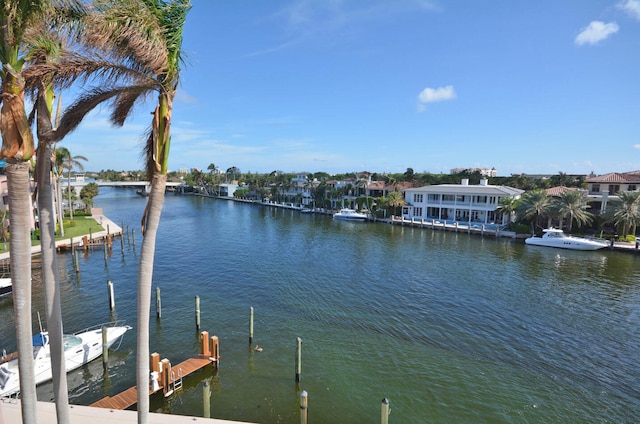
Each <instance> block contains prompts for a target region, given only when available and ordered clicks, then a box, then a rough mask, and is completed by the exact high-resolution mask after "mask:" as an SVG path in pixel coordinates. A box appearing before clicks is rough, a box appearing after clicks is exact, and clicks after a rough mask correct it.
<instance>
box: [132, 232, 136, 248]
mask: <svg viewBox="0 0 640 424" xmlns="http://www.w3.org/2000/svg"><path fill="white" fill-rule="evenodd" d="M131 241H132V242H133V247H134V248H135V247H136V230H134V229H131Z"/></svg>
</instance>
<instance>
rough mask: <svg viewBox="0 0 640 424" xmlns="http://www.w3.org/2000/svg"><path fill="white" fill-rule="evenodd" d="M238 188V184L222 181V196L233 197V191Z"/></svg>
mask: <svg viewBox="0 0 640 424" xmlns="http://www.w3.org/2000/svg"><path fill="white" fill-rule="evenodd" d="M237 189H238V184H232V183H222V184H220V197H233V193H235V191H236V190H237Z"/></svg>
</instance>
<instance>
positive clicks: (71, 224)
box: [0, 216, 103, 253]
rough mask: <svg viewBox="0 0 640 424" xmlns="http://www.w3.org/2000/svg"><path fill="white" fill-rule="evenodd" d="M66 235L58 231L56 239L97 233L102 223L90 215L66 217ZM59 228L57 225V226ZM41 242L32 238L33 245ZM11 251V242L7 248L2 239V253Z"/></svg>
mask: <svg viewBox="0 0 640 424" xmlns="http://www.w3.org/2000/svg"><path fill="white" fill-rule="evenodd" d="M63 225H64V237H62V236H61V235H60V234H59V231H58V232H57V233H56V240H62V239H68V238H71V237H73V238H78V239H79V238H81V237H82V236H84V235H89V234H90V233H97V232H98V231H102V230H103V228H102V225H100V223H99V222H98V221H96V220H95V219H93V218H92V217H90V216H78V217H74V218H73V220H69V219H65V220H64V223H63ZM56 228H57V226H56ZM37 244H40V240H37V239H35V240H31V245H32V246H35V245H37ZM8 251H9V243H7V246H6V249H5V246H4V244H3V243H2V242H1V241H0V253H4V252H8Z"/></svg>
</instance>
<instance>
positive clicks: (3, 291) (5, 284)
mask: <svg viewBox="0 0 640 424" xmlns="http://www.w3.org/2000/svg"><path fill="white" fill-rule="evenodd" d="M12 287H13V286H12V285H11V277H4V278H0V296H5V295H7V294H10V293H11V290H12Z"/></svg>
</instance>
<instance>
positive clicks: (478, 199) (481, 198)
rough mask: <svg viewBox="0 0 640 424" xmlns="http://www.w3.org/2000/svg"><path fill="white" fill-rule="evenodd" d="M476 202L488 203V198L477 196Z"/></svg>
mask: <svg viewBox="0 0 640 424" xmlns="http://www.w3.org/2000/svg"><path fill="white" fill-rule="evenodd" d="M476 202H477V203H487V196H477V197H476Z"/></svg>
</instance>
